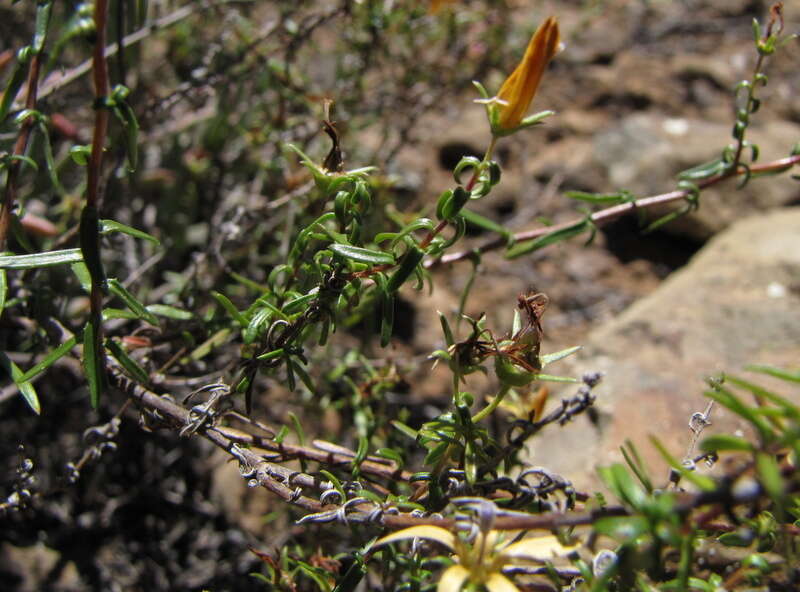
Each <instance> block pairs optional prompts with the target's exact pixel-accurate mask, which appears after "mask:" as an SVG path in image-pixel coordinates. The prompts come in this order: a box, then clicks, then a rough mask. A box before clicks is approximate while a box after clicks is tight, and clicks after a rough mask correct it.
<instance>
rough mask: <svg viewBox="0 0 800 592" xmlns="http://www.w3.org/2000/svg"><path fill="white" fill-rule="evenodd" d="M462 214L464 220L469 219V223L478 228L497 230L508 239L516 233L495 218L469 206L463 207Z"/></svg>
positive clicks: (496, 231) (490, 230)
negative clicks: (481, 213)
mask: <svg viewBox="0 0 800 592" xmlns="http://www.w3.org/2000/svg"><path fill="white" fill-rule="evenodd" d="M461 215H462V216H463V217H464V220H466V221H467V224H471V225H472V226H475V227H476V228H481V229H483V230H488V231H489V232H495V233H497V234H499V235H500V236H502V237H504V238H505V239H506V240H511V237H512V236H513V235H514V233H512V232H511V231H510V230H508V229H507V228H506V227H505V226H503V225H502V224H498V223H497V222H495V221H494V220H491V219H489V218H487V217H486V216H481V215H480V214H478V213H477V212H473V211H472V210H470V209H468V208H464V209H462V210H461Z"/></svg>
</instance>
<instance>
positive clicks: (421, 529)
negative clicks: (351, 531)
mask: <svg viewBox="0 0 800 592" xmlns="http://www.w3.org/2000/svg"><path fill="white" fill-rule="evenodd" d="M416 538H420V539H428V540H431V541H436V542H437V543H441V544H442V545H444V546H445V547H447V548H448V549H450V550H451V551H452V550H453V549H454V548H455V543H456V536H455V535H454V534H453V533H452V532H450V531H449V530H445V529H444V528H442V527H440V526H430V525H427V524H423V525H420V526H411V527H410V528H404V529H403V530H398V531H397V532H393V533H392V534H387V535H386V536H385V537H383V538H380V539H378V540H377V541H375V545H374V546H376V547H377V546H378V545H386V544H388V543H396V542H397V541H405V540H408V539H416Z"/></svg>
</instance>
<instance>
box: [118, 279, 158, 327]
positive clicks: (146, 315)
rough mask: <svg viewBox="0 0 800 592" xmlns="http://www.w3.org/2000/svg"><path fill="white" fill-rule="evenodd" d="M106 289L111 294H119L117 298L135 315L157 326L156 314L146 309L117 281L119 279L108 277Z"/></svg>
mask: <svg viewBox="0 0 800 592" xmlns="http://www.w3.org/2000/svg"><path fill="white" fill-rule="evenodd" d="M108 289H109V290H110V291H111V293H112V294H115V295H116V296H119V298H120V299H121V300H122V301H123V302H124V303H125V306H127V307H128V308H129V309H131V311H133V312H134V313H136V316H138V317H139V318H140V319H142V320H144V321H147V322H148V323H150V324H151V325H155V326H158V318H157V317H156V315H154V314H153V313H152V312H150V311H149V310H147V309H146V308H145V306H144V304H142V303H141V302H139V301H138V300H137V299H136V297H135V296H134V295H133V294H131V293H130V292H129V291H128V290H127V289H126V288H125V286H123V285H122V284H121V283H120V282H119V280H117V279H114V278H111V279H109V280H108Z"/></svg>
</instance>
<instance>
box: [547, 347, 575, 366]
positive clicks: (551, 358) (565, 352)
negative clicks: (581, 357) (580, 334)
mask: <svg viewBox="0 0 800 592" xmlns="http://www.w3.org/2000/svg"><path fill="white" fill-rule="evenodd" d="M582 347H583V346H581V345H576V346H573V347H568V348H567V349H562V350H561V351H557V352H554V353H552V354H544V355H543V356H539V363H541V365H542V368H544V367H545V366H547V365H548V364H552V363H553V362H558V361H559V360H563V359H564V358H566V357H567V356H571V355H572V354H574V353H576V352H578V351H580V349H581V348H582Z"/></svg>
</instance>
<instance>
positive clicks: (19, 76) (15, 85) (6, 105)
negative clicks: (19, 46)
mask: <svg viewBox="0 0 800 592" xmlns="http://www.w3.org/2000/svg"><path fill="white" fill-rule="evenodd" d="M25 65H26V64H25V63H24V62H23V61H22V60H21V59H20V57H19V53H17V63H16V64H15V65H14V71H13V73H12V74H11V77H10V78H9V79H8V84H7V85H6V90H5V92H4V93H3V99H2V101H0V124H2V123H3V122H4V121H5V120H6V117H8V112H9V111H10V110H11V105H13V104H14V99H16V98H17V94H18V93H19V89H20V88H22V83H23V82H25V75H26V74H27V68H25Z"/></svg>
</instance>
